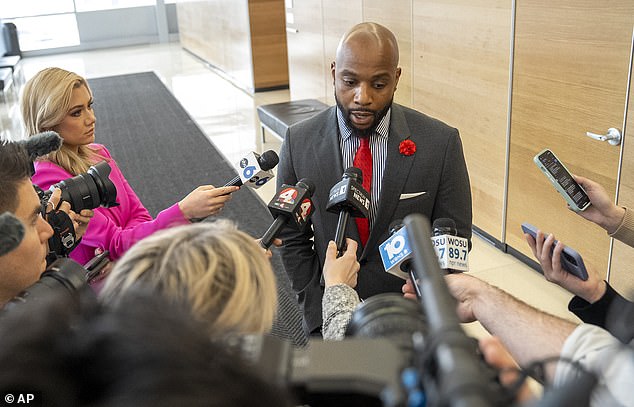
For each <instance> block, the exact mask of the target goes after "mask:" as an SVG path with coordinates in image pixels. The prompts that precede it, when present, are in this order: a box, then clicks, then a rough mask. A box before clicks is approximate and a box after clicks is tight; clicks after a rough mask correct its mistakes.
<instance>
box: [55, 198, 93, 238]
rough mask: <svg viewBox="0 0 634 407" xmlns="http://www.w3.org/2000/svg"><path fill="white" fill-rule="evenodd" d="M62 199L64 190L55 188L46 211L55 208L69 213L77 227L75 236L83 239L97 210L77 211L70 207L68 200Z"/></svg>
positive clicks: (74, 225)
mask: <svg viewBox="0 0 634 407" xmlns="http://www.w3.org/2000/svg"><path fill="white" fill-rule="evenodd" d="M61 199H62V191H61V190H60V189H59V188H54V189H53V193H52V194H51V196H50V197H49V200H48V203H47V204H46V213H47V214H48V213H50V212H52V211H54V210H60V211H62V212H64V213H66V214H67V215H68V217H69V218H70V219H71V220H72V221H73V227H74V228H75V238H76V239H77V240H79V239H81V238H82V236H83V235H84V233H86V229H88V223H89V222H90V219H91V218H92V217H93V216H94V215H95V212H94V211H93V210H92V209H82V210H81V212H79V213H75V212H74V211H73V210H72V209H71V208H70V203H69V202H67V201H61V203H60V200H61Z"/></svg>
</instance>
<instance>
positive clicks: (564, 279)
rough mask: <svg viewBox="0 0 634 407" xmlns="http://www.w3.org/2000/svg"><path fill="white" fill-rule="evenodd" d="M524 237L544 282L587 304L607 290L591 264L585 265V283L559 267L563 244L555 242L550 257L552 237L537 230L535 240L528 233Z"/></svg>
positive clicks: (594, 300)
mask: <svg viewBox="0 0 634 407" xmlns="http://www.w3.org/2000/svg"><path fill="white" fill-rule="evenodd" d="M524 237H525V238H526V242H528V245H529V246H530V248H531V250H532V251H533V255H534V256H535V258H536V259H537V261H539V264H540V265H541V267H542V271H543V272H544V277H546V280H548V281H550V282H551V283H554V284H557V285H558V286H560V287H563V288H565V289H566V290H568V291H570V292H571V293H573V294H574V295H578V296H579V297H581V298H583V299H584V300H586V301H588V302H589V303H594V302H596V301H598V300H599V299H600V298H601V297H602V296H603V294H605V290H606V289H607V287H606V284H605V281H603V279H602V278H601V277H600V276H599V273H598V271H597V270H596V269H595V268H594V267H593V266H592V265H591V264H589V263H585V266H586V270H587V272H588V279H587V280H585V281H584V280H582V279H580V278H579V277H577V276H575V275H573V274H571V273H569V272H567V271H566V270H564V268H563V267H562V265H561V253H562V252H563V250H564V247H565V246H564V244H563V243H561V242H557V245H556V246H555V249H554V250H553V254H552V256H551V255H550V251H551V250H552V247H553V244H554V242H555V236H554V235H552V234H551V235H548V236H544V233H543V232H542V231H541V230H538V231H537V234H536V239H534V238H533V237H532V236H531V235H529V234H528V233H526V234H524Z"/></svg>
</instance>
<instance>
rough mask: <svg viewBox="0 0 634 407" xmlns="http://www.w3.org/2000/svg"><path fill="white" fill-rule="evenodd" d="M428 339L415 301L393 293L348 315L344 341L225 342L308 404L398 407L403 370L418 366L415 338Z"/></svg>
mask: <svg viewBox="0 0 634 407" xmlns="http://www.w3.org/2000/svg"><path fill="white" fill-rule="evenodd" d="M426 335H427V322H426V317H425V315H424V313H423V311H422V308H421V307H420V304H418V303H417V302H416V301H413V300H410V299H407V298H404V297H403V296H402V295H401V294H397V293H384V294H379V295H376V296H373V297H370V298H368V299H367V300H365V301H364V302H363V303H361V304H360V305H359V306H358V307H357V309H356V310H355V312H354V313H353V315H352V319H351V321H350V323H349V324H348V327H347V330H346V338H345V339H344V340H342V341H323V340H322V339H321V338H319V339H311V340H310V341H309V345H308V346H307V347H306V348H295V347H293V345H292V344H291V343H290V342H286V341H284V340H282V339H278V338H274V337H271V336H266V335H265V336H262V335H246V336H240V337H232V338H230V339H227V341H228V342H229V345H230V347H231V348H232V349H234V350H235V351H236V353H238V354H240V355H241V356H242V357H243V358H244V359H245V360H246V361H247V363H250V364H251V365H252V366H253V368H254V369H255V370H256V371H258V372H259V373H260V374H261V375H262V377H265V378H267V379H269V380H272V381H273V382H274V383H275V384H277V385H280V386H282V387H285V388H287V389H289V390H290V392H291V393H292V394H293V396H294V397H295V398H296V401H298V402H299V404H302V405H304V404H305V405H310V406H332V405H346V406H356V405H359V406H361V405H362V406H401V405H406V404H407V403H406V400H407V398H408V393H409V392H410V390H411V389H407V388H406V387H405V386H403V384H402V381H401V375H402V372H404V371H405V370H407V369H408V368H410V367H412V366H415V365H416V363H417V362H416V359H417V358H416V352H415V346H414V340H413V338H414V337H416V336H418V337H422V338H424V337H425V336H426Z"/></svg>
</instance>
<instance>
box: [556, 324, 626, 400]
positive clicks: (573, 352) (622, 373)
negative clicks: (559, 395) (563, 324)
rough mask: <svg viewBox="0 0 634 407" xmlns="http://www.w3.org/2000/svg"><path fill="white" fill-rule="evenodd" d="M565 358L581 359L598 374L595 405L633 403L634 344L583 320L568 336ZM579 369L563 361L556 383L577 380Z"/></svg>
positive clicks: (564, 352) (559, 366)
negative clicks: (620, 339)
mask: <svg viewBox="0 0 634 407" xmlns="http://www.w3.org/2000/svg"><path fill="white" fill-rule="evenodd" d="M561 357H562V358H568V359H571V360H573V361H575V362H578V363H580V364H581V365H582V366H583V367H584V368H585V369H587V370H588V371H590V372H592V373H594V374H596V375H597V377H598V379H599V382H598V385H597V387H596V388H595V390H594V392H593V394H592V399H591V405H592V406H633V405H634V398H632V378H634V348H632V347H630V346H627V345H624V344H623V343H621V342H620V341H619V340H618V339H616V338H615V337H613V336H612V335H610V333H608V332H607V331H606V330H604V329H601V328H599V327H597V326H594V325H590V324H581V325H579V326H578V327H577V328H576V329H575V330H574V331H573V332H572V334H570V336H568V338H567V339H566V341H565V342H564V346H563V348H562V351H561ZM576 376H577V371H576V370H575V368H574V367H573V366H571V365H570V364H569V363H566V362H559V364H558V365H557V370H556V372H555V380H554V385H555V386H561V385H563V384H564V383H568V382H570V381H572V380H575V379H576Z"/></svg>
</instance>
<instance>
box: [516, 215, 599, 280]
mask: <svg viewBox="0 0 634 407" xmlns="http://www.w3.org/2000/svg"><path fill="white" fill-rule="evenodd" d="M522 231H523V232H524V233H528V234H529V235H531V236H533V239H537V228H536V227H535V226H533V225H531V224H530V223H522ZM556 245H557V240H555V241H554V242H553V246H552V247H551V250H550V256H551V257H552V255H553V250H554V249H555V246H556ZM561 267H562V268H563V269H564V270H566V271H567V272H568V273H570V274H572V275H574V276H577V277H579V278H580V279H582V280H583V281H585V280H587V279H588V271H587V270H586V265H585V264H584V263H583V258H582V257H581V255H580V254H579V253H578V252H577V251H576V250H575V249H573V248H572V247H568V246H566V247H564V251H563V252H561Z"/></svg>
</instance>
